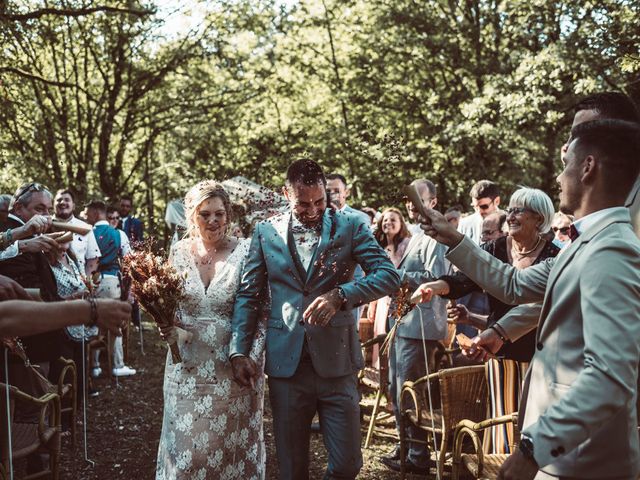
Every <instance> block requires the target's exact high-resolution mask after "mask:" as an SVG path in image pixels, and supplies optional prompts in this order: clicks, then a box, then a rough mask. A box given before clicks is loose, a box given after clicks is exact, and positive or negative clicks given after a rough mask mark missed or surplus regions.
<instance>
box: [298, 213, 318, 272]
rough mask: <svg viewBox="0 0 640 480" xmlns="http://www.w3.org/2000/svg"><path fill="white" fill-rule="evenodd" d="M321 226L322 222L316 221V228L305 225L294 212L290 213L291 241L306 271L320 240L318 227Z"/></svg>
mask: <svg viewBox="0 0 640 480" xmlns="http://www.w3.org/2000/svg"><path fill="white" fill-rule="evenodd" d="M321 228H322V222H319V223H318V228H314V227H307V226H306V225H304V224H303V223H302V222H301V221H300V220H298V219H297V218H296V216H295V215H294V214H291V233H292V234H293V241H294V243H295V246H296V250H297V252H298V256H299V257H300V261H301V262H302V266H303V267H304V269H305V270H306V271H309V266H310V265H311V259H312V258H313V254H314V253H315V251H316V247H317V246H318V243H319V242H320V229H321Z"/></svg>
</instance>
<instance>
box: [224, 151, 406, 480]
mask: <svg viewBox="0 0 640 480" xmlns="http://www.w3.org/2000/svg"><path fill="white" fill-rule="evenodd" d="M284 195H285V196H286V198H287V200H288V201H289V203H290V205H291V211H290V212H287V213H284V214H281V215H278V216H275V217H273V218H271V219H269V220H267V221H264V222H262V223H259V224H258V225H257V227H256V230H255V232H254V234H253V240H252V243H251V250H250V253H249V257H248V259H247V263H246V265H245V268H244V272H243V275H242V283H241V286H240V290H239V292H238V295H237V298H236V303H235V309H234V313H233V320H232V330H233V335H232V338H231V345H230V352H229V354H230V358H231V363H232V366H233V372H234V376H235V377H236V379H237V381H238V382H239V383H240V384H242V385H244V386H248V385H250V384H251V383H252V381H253V379H254V378H255V376H256V375H257V369H256V367H255V365H254V364H253V362H252V361H251V360H250V359H249V350H250V348H251V343H252V341H253V338H254V334H255V332H256V329H257V323H258V321H259V317H260V312H261V310H262V306H263V305H264V304H265V303H267V302H268V300H269V298H268V297H267V295H266V294H265V292H266V291H267V290H266V287H268V289H269V290H268V292H269V296H270V301H271V310H270V313H269V316H268V320H267V340H266V351H267V353H266V356H267V361H266V368H265V371H266V373H267V375H268V376H269V396H270V401H271V408H272V411H273V423H274V431H275V439H276V451H277V455H278V466H279V470H280V479H282V480H285V479H287V480H289V479H291V480H303V479H308V478H309V436H310V426H311V421H312V419H313V417H314V415H315V414H316V412H317V413H318V415H319V418H320V429H321V431H322V434H323V437H324V442H325V445H326V448H327V450H328V454H329V459H328V466H327V471H326V473H325V477H324V478H325V479H338V478H340V479H353V478H355V477H356V475H357V474H358V472H359V471H360V468H361V467H362V453H361V451H360V408H359V394H358V389H357V378H356V372H357V371H358V370H359V369H361V368H362V367H363V360H362V354H361V351H360V345H359V340H358V334H357V332H356V327H355V325H356V322H355V319H354V318H353V313H352V312H353V309H354V308H355V307H357V306H359V305H362V304H365V303H367V302H370V301H372V300H375V299H377V298H380V297H382V296H384V295H387V294H391V293H393V292H395V291H396V290H397V289H398V287H399V285H400V279H399V276H398V274H397V272H396V270H395V268H394V267H393V264H392V263H391V262H390V261H389V258H388V257H387V255H386V254H385V252H384V250H382V248H381V247H380V246H379V245H378V243H377V242H376V241H375V239H374V238H373V235H372V234H371V231H370V229H369V227H368V226H367V225H365V223H364V222H363V221H362V220H361V219H360V218H359V217H357V216H355V215H350V214H345V213H342V212H336V211H334V210H333V209H331V208H327V202H326V199H327V196H326V180H325V177H324V174H323V173H322V169H321V168H320V166H319V165H318V164H317V163H315V162H314V161H312V160H306V159H303V160H297V161H295V162H293V163H292V164H291V165H290V166H289V169H288V170H287V179H286V184H285V187H284ZM358 264H359V265H361V266H362V268H363V270H364V271H365V273H366V277H364V278H361V279H359V280H358V281H353V272H354V270H355V268H356V265H358Z"/></svg>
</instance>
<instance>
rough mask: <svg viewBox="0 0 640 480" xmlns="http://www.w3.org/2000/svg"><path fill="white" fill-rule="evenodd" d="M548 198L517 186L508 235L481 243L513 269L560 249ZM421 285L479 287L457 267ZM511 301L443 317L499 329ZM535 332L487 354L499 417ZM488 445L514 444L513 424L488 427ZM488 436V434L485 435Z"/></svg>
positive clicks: (504, 449)
mask: <svg viewBox="0 0 640 480" xmlns="http://www.w3.org/2000/svg"><path fill="white" fill-rule="evenodd" d="M553 214H554V208H553V202H552V201H551V199H550V198H549V196H548V195H547V194H546V193H544V192H543V191H542V190H538V189H535V188H526V187H521V188H519V189H518V190H516V191H515V192H514V193H513V195H512V196H511V199H510V201H509V208H508V209H507V225H508V227H509V235H508V236H506V237H501V238H498V239H496V240H491V241H489V242H487V243H484V244H483V245H482V248H483V249H484V250H486V251H487V252H489V253H491V254H492V255H493V256H494V257H496V258H499V259H500V260H502V261H503V262H505V263H509V264H511V265H513V266H514V267H516V268H518V269H524V268H527V267H530V266H532V265H535V264H537V263H540V262H542V261H544V260H546V259H547V258H550V257H555V256H556V255H557V254H558V252H559V251H560V249H559V248H558V247H557V246H555V245H554V244H553V243H552V242H548V241H547V240H545V239H544V238H543V235H544V234H545V233H546V232H548V231H549V228H550V227H551V222H552V221H553ZM420 288H421V289H423V290H426V289H431V291H432V292H433V294H435V295H441V296H443V297H445V298H450V299H456V298H460V297H463V296H464V295H466V294H468V293H470V292H472V291H482V289H481V288H480V286H478V285H477V284H475V283H474V282H473V281H472V280H471V279H469V278H468V277H467V276H466V275H464V274H463V273H462V272H457V273H455V274H453V275H447V276H443V277H440V278H439V279H438V280H436V281H434V282H429V283H425V284H423V285H422V286H421V287H420ZM512 308H513V305H507V304H505V303H502V302H501V301H499V300H498V299H496V298H494V297H492V296H489V310H490V312H489V315H488V316H486V315H477V314H474V313H471V312H469V311H468V310H467V309H466V307H465V306H464V305H460V304H458V305H456V306H454V307H449V308H448V310H447V313H448V317H449V319H450V320H451V321H453V322H455V323H460V324H466V325H472V326H474V327H476V328H478V329H480V330H485V329H487V328H494V329H499V327H498V326H497V325H495V324H496V322H497V321H498V320H500V318H502V316H503V315H504V314H505V313H507V312H508V311H509V310H511V309H512ZM535 340H536V332H535V330H534V331H532V332H530V333H528V334H527V335H525V336H524V337H522V338H521V339H519V340H518V341H516V342H514V343H509V342H508V343H506V344H505V345H504V347H503V348H502V349H501V350H500V352H498V356H499V357H500V358H496V359H490V360H489V387H490V401H491V412H490V413H491V417H498V416H501V415H506V414H509V413H513V412H516V411H518V406H519V404H520V396H521V393H522V392H521V389H522V380H523V379H524V373H525V372H526V370H527V368H528V366H529V362H530V361H531V358H532V357H533V352H534V350H535ZM485 437H486V439H489V438H490V439H491V445H492V450H493V451H494V452H495V453H510V445H513V444H514V432H513V426H512V425H511V424H509V425H501V426H498V427H494V428H493V429H492V430H491V435H490V436H485ZM487 441H488V440H487Z"/></svg>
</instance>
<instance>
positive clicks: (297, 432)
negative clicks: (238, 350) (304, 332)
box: [269, 355, 362, 480]
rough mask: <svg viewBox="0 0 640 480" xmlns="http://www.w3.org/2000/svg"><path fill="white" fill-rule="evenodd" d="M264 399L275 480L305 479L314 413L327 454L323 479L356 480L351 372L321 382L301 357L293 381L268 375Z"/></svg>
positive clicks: (356, 410) (358, 455)
mask: <svg viewBox="0 0 640 480" xmlns="http://www.w3.org/2000/svg"><path fill="white" fill-rule="evenodd" d="M269 400H270V402H271V409H272V412H273V428H274V434H275V440H276V453H277V457H278V468H279V470H280V475H279V479H280V480H306V479H308V478H309V438H310V435H311V422H312V420H313V417H314V415H315V414H316V412H318V416H319V419H320V431H321V432H322V438H323V440H324V444H325V447H326V449H327V452H328V456H329V458H328V465H327V471H326V473H325V475H324V478H325V480H329V479H354V478H355V477H356V475H357V474H358V472H359V471H360V468H362V451H361V450H360V441H361V436H360V394H359V392H358V381H357V377H356V375H355V374H352V375H345V376H343V377H337V378H322V377H320V376H319V375H318V374H317V373H316V372H315V370H314V368H313V365H312V364H311V360H310V358H309V357H308V356H307V357H306V358H305V356H304V355H303V357H302V359H301V361H300V364H299V365H298V368H297V370H296V372H295V373H294V375H293V376H292V377H289V378H275V377H269Z"/></svg>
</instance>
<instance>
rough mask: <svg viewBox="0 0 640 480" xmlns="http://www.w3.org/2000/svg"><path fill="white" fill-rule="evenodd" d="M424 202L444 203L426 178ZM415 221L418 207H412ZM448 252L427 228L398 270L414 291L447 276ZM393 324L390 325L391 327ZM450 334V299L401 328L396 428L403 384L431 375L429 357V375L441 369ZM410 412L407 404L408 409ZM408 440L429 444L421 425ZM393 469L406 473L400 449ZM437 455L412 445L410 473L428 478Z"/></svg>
mask: <svg viewBox="0 0 640 480" xmlns="http://www.w3.org/2000/svg"><path fill="white" fill-rule="evenodd" d="M412 184H413V185H415V187H416V189H417V190H418V194H419V195H420V197H421V198H422V202H423V203H424V205H426V206H427V207H428V208H435V206H436V204H437V203H438V196H437V190H436V186H435V185H434V184H433V183H432V182H430V181H429V180H425V179H420V180H415V181H414V182H413V183H412ZM407 210H408V213H409V216H410V218H412V219H413V220H414V221H417V220H418V216H414V215H412V214H415V213H417V212H415V209H413V208H411V207H409V206H407ZM445 250H446V248H445V247H444V245H441V244H439V243H438V242H436V241H435V240H434V239H433V238H431V237H428V236H427V235H425V234H424V233H423V232H422V230H420V229H418V231H417V232H415V233H413V234H412V235H411V240H409V245H408V246H407V249H406V250H405V252H404V255H403V257H402V259H401V260H400V263H399V264H398V270H400V280H401V282H402V283H406V284H407V286H408V287H409V288H410V289H411V290H412V291H413V290H415V289H416V288H418V286H420V285H421V284H422V283H424V282H428V281H430V280H435V279H436V278H438V277H440V276H441V275H445V274H446V273H447V265H446V264H447V263H448V262H447V261H446V260H445V258H444V254H445ZM391 327H393V325H389V328H391ZM446 332H447V306H446V300H445V299H443V298H440V297H438V298H436V299H434V301H433V302H430V303H422V304H420V305H418V306H417V307H416V308H414V309H413V310H412V311H411V312H409V313H408V314H407V315H405V316H404V317H403V318H402V320H401V321H400V324H399V325H398V328H397V330H396V335H395V338H394V342H393V344H392V347H391V354H390V355H389V383H390V387H389V393H390V394H391V396H392V398H393V399H394V403H393V411H394V414H395V417H396V428H400V411H401V410H400V408H401V407H400V405H401V403H400V393H401V389H402V385H403V384H404V382H406V381H407V380H417V379H418V378H420V377H423V376H424V375H426V374H427V368H426V367H427V366H426V365H425V360H424V359H425V347H426V357H427V359H428V361H429V365H428V366H429V372H433V371H435V361H434V356H435V352H436V349H437V346H438V340H442V339H444V337H445V335H446ZM403 408H404V406H403ZM407 438H408V440H409V441H410V440H411V439H413V438H415V439H419V440H423V438H424V433H421V431H420V429H418V428H415V427H412V426H411V427H408V428H407ZM380 460H381V461H382V463H384V464H385V465H386V466H387V467H389V468H390V469H392V470H395V471H400V449H399V447H398V446H396V448H395V450H394V451H393V452H392V453H391V455H388V456H383V457H381V459H380ZM430 464H431V457H430V455H429V449H428V448H427V446H426V445H424V444H421V443H413V442H410V443H409V451H408V453H407V459H406V463H405V466H406V469H407V471H409V472H412V473H422V474H426V473H428V472H429V466H430Z"/></svg>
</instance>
